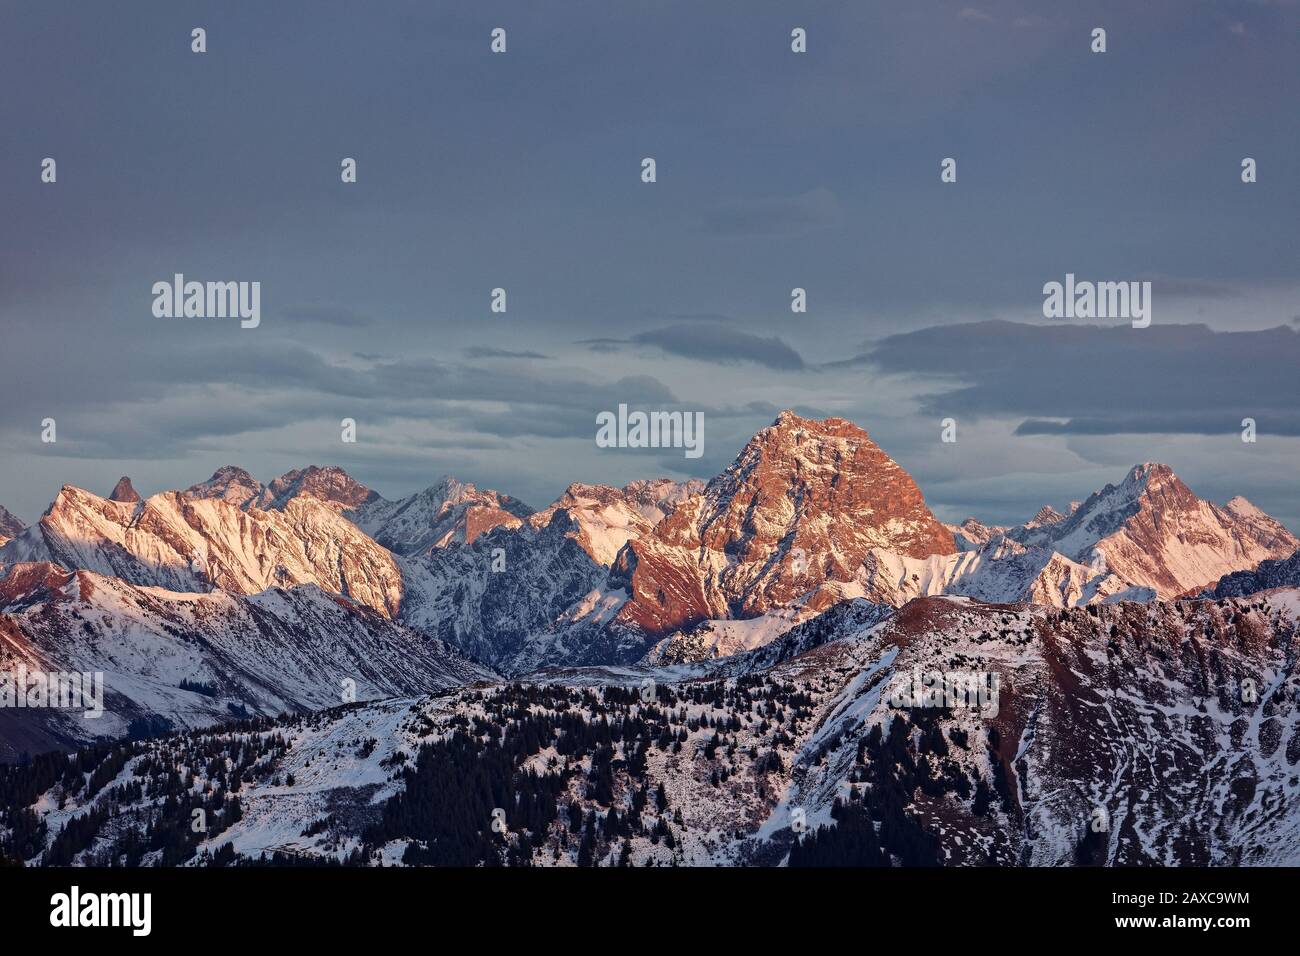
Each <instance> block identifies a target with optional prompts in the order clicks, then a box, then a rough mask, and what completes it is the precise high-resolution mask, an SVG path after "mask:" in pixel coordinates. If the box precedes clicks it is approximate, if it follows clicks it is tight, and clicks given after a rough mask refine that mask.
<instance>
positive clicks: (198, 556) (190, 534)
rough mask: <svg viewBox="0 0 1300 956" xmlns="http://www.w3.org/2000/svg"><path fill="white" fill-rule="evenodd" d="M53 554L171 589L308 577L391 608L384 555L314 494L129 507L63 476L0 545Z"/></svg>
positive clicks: (158, 498)
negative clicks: (32, 520)
mask: <svg viewBox="0 0 1300 956" xmlns="http://www.w3.org/2000/svg"><path fill="white" fill-rule="evenodd" d="M19 561H51V562H53V563H56V564H59V565H61V566H63V567H65V568H69V569H85V570H89V571H95V572H98V573H100V574H104V575H112V576H114V577H119V578H122V579H123V580H125V581H127V582H130V583H132V584H138V585H154V586H157V587H164V588H167V589H169V590H173V591H187V592H193V591H208V590H211V589H212V588H213V587H217V588H222V589H224V590H227V591H232V592H234V593H236V594H255V593H257V592H259V591H263V590H266V589H267V588H272V587H294V586H296V585H300V584H316V585H319V586H320V587H321V588H323V589H324V590H326V591H330V592H332V593H335V594H339V595H343V596H345V597H348V598H350V599H351V600H353V601H356V602H357V603H360V604H365V605H367V606H369V607H372V608H374V609H375V610H377V611H379V612H380V613H381V614H385V615H390V616H391V615H394V614H396V613H397V610H398V608H399V607H400V605H401V600H402V579H401V573H400V572H399V570H398V568H397V563H396V561H395V560H394V558H393V556H392V554H390V553H389V552H388V551H387V550H386V549H385V548H383V547H381V546H379V545H378V544H376V543H375V542H374V541H372V540H371V539H370V538H368V537H366V535H365V534H364V533H362V532H361V531H360V530H359V529H358V528H357V527H356V526H355V525H353V524H352V523H351V522H349V521H347V520H346V519H344V518H342V517H340V516H339V515H338V514H337V513H336V511H335V509H334V508H333V507H332V506H331V504H330V503H328V502H322V501H320V500H318V499H316V498H313V497H310V496H308V497H296V498H292V499H290V500H288V501H287V502H286V503H285V505H284V507H283V508H282V509H281V510H275V511H262V510H260V509H257V508H250V509H248V510H247V511H245V510H242V509H241V508H239V507H238V506H236V505H233V504H231V503H229V502H228V501H226V500H225V499H223V498H192V497H189V496H188V495H187V494H186V493H184V492H177V491H168V492H164V493H162V494H158V495H154V496H153V497H151V498H148V499H146V500H145V501H143V502H139V503H137V504H136V505H134V506H133V507H129V508H128V507H125V506H124V505H122V504H120V503H118V502H114V501H109V500H108V499H106V498H100V497H99V496H98V495H94V494H91V493H90V492H88V491H83V490H82V489H80V488H76V487H74V486H72V485H65V486H64V487H63V489H62V490H61V491H60V492H59V495H58V497H57V498H55V500H54V503H53V504H52V505H50V508H49V510H48V511H46V513H45V514H44V515H43V516H42V517H41V520H40V521H39V522H38V523H37V524H36V525H34V526H32V527H31V528H29V529H28V530H27V531H26V532H24V533H23V534H22V535H21V536H19V537H17V538H15V539H14V540H13V541H10V542H9V543H8V544H6V545H5V546H4V547H3V549H0V564H9V563H14V562H19Z"/></svg>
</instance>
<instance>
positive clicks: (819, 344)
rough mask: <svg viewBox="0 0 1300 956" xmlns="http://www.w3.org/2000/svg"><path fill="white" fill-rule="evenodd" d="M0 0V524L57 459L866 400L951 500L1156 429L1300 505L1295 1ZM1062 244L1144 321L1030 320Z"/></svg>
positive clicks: (1019, 497) (483, 433) (566, 459)
mask: <svg viewBox="0 0 1300 956" xmlns="http://www.w3.org/2000/svg"><path fill="white" fill-rule="evenodd" d="M126 11H129V13H127V12H126ZM0 16H3V21H4V27H3V29H2V30H0V83H3V88H4V89H5V90H7V91H9V94H8V95H5V96H4V97H0V130H3V140H2V141H0V142H2V144H3V145H2V147H0V333H2V334H0V342H2V343H3V346H2V348H0V354H2V355H3V364H2V367H0V397H2V399H3V400H2V401H0V504H4V505H6V506H8V507H9V508H10V509H11V510H13V511H14V512H16V513H17V514H18V515H19V516H20V517H22V518H24V519H26V520H29V521H30V520H32V519H34V518H36V517H37V516H38V515H39V513H40V512H41V511H42V510H43V509H44V507H45V506H46V505H47V504H48V502H49V501H50V499H51V498H52V497H53V495H54V494H55V492H56V491H57V489H58V487H59V486H60V485H61V484H63V483H65V482H69V483H73V484H78V485H83V486H86V487H89V488H91V489H93V490H96V491H99V492H101V493H107V491H108V490H109V489H110V488H111V487H112V485H113V483H114V481H116V479H117V477H118V476H119V475H121V474H129V475H131V476H132V478H133V479H134V480H135V482H136V485H137V487H138V488H139V489H140V491H141V492H142V493H146V494H148V493H152V492H156V491H159V490H162V489H165V488H172V487H184V486H186V485H189V484H191V483H193V482H195V481H198V480H201V479H203V478H206V477H207V476H208V475H209V474H211V472H212V471H213V470H215V469H216V468H217V467H218V466H220V465H223V464H227V463H236V464H240V465H243V466H244V467H246V468H248V469H249V470H250V471H252V472H253V473H254V474H255V475H257V476H258V477H260V478H262V479H263V480H269V479H271V478H272V477H274V476H275V475H277V474H280V473H282V472H284V471H286V470H288V469H290V468H293V467H299V466H302V465H305V464H308V463H319V464H327V463H334V464H340V465H343V466H344V467H346V468H347V469H348V470H349V471H350V472H352V473H353V474H354V475H355V476H356V477H357V478H358V479H359V480H361V481H363V482H365V483H366V484H368V485H370V486H371V487H374V488H375V489H377V490H378V491H380V492H381V493H382V494H384V495H385V496H387V497H390V498H392V497H398V496H400V495H404V494H408V493H410V492H412V491H415V490H418V489H420V488H423V487H426V486H428V485H430V484H432V483H433V482H434V481H436V480H437V479H438V478H439V477H440V476H441V475H443V474H446V473H450V474H454V475H456V476H457V477H460V478H462V479H463V480H469V481H475V482H477V483H479V484H482V485H487V486H490V487H495V488H499V489H501V490H503V491H508V492H510V493H512V494H515V495H517V496H518V497H520V498H523V499H524V500H525V501H527V502H529V503H530V504H533V505H534V506H539V507H540V506H542V505H544V504H546V503H547V502H548V501H549V500H551V499H552V498H554V497H555V496H556V495H557V494H558V493H559V492H560V491H561V490H562V489H563V488H564V486H565V485H567V484H568V483H569V482H571V481H575V480H584V481H602V482H610V483H623V482H626V481H629V480H631V479H633V478H638V477H647V476H653V475H660V474H666V475H671V476H676V477H683V476H687V475H695V476H702V477H709V476H711V475H713V474H715V473H716V472H717V471H718V470H719V469H721V468H722V467H724V466H725V465H726V463H727V462H728V461H729V460H730V459H731V458H732V457H733V456H734V455H735V453H736V451H737V450H738V449H739V448H740V447H741V446H742V445H743V443H744V442H745V440H746V439H747V438H748V437H749V436H750V435H752V434H753V433H754V432H755V431H756V430H758V429H759V428H761V427H763V426H764V425H766V424H768V423H769V422H770V421H771V419H772V418H774V417H775V415H776V413H777V412H778V411H779V410H780V409H781V408H786V407H791V408H794V409H796V410H798V411H800V412H801V413H804V414H810V415H817V416H825V415H840V416H844V417H847V418H850V419H852V420H854V421H856V422H857V423H859V424H860V425H862V426H863V427H864V428H866V429H867V431H868V432H869V433H870V434H871V435H872V437H873V438H874V439H875V440H876V441H877V442H879V443H880V444H881V446H882V447H884V449H885V450H886V451H887V452H889V453H890V454H891V455H893V456H894V457H895V458H896V459H897V460H898V461H899V462H900V463H901V464H902V465H903V466H904V467H905V468H907V469H908V470H909V471H911V472H912V474H913V475H914V476H915V477H916V478H917V480H918V482H919V483H920V484H921V487H922V489H923V491H924V492H925V494H926V496H927V498H928V500H929V501H930V503H931V505H932V507H934V509H935V510H936V511H937V512H938V513H939V515H940V516H941V517H943V518H945V519H946V520H959V519H961V518H962V517H964V516H966V515H967V514H976V515H979V516H980V517H982V518H984V519H986V520H989V521H997V522H1006V521H1013V520H1024V519H1025V518H1027V517H1028V516H1030V515H1032V514H1033V513H1034V512H1035V511H1036V510H1037V509H1038V508H1039V507H1040V506H1041V505H1042V504H1044V503H1049V502H1050V503H1052V504H1055V505H1057V506H1061V505H1063V504H1065V503H1066V502H1068V501H1069V500H1070V499H1075V498H1082V497H1084V496H1086V495H1087V494H1088V493H1089V492H1091V491H1093V490H1095V489H1097V488H1099V487H1100V486H1102V485H1103V484H1105V483H1106V482H1108V481H1118V480H1119V479H1121V478H1122V477H1123V475H1124V473H1125V471H1126V470H1127V469H1128V468H1129V467H1130V466H1132V465H1133V464H1135V463H1137V462H1140V461H1146V460H1160V461H1165V462H1168V463H1169V464H1170V465H1172V466H1173V467H1174V469H1175V470H1176V471H1177V472H1178V473H1179V474H1180V475H1181V476H1182V477H1183V478H1184V480H1186V481H1187V482H1188V483H1189V484H1190V485H1191V486H1192V488H1193V489H1194V490H1195V491H1197V492H1198V493H1200V494H1202V495H1204V496H1206V497H1210V498H1212V499H1215V500H1224V499H1226V498H1228V497H1231V496H1232V495H1234V494H1244V495H1246V496H1247V497H1249V498H1250V499H1251V500H1253V501H1255V502H1256V504H1258V505H1260V506H1261V507H1263V508H1265V509H1266V510H1267V511H1269V512H1271V513H1273V514H1275V515H1276V516H1278V517H1279V518H1281V519H1282V520H1284V521H1285V522H1287V523H1288V524H1289V525H1290V527H1291V528H1292V529H1293V530H1297V531H1300V483H1297V480H1296V473H1297V465H1300V407H1298V404H1300V403H1298V402H1297V399H1300V374H1298V370H1300V264H1298V262H1300V260H1298V257H1297V250H1298V249H1300V158H1298V157H1300V133H1298V130H1300V124H1298V123H1297V114H1296V103H1297V102H1298V101H1300V70H1297V68H1296V64H1297V62H1300V7H1298V6H1297V5H1296V4H1295V3H1292V2H1280V0H1274V2H1264V0H1216V2H1209V0H1168V2H1159V0H1157V2H1151V3H1144V4H1142V5H1140V6H1139V5H1135V4H1132V3H1131V2H1116V3H1104V2H1101V3H1077V2H1064V0H1062V2H1046V3H1045V2H1042V0H1011V2H995V0H972V2H954V3H948V2H941V0H936V2H926V3H914V4H896V3H890V4H865V3H823V2H817V3H800V2H781V3H776V2H773V3H766V2H753V0H746V2H740V0H736V2H724V0H710V2H706V3H699V2H680V3H678V2H656V3H654V4H635V5H633V4H621V3H620V4H610V3H607V2H581V0H571V2H566V3H564V4H538V3H535V2H518V3H497V2H490V0H486V2H478V3H474V4H434V3H428V2H414V3H398V2H390V0H379V2H376V3H368V4H360V3H333V2H320V0H313V2H309V3H308V2H304V3H298V2H284V0H281V2H277V3H275V4H265V5H254V4H204V3H176V2H158V3H145V2H135V3H131V4H129V5H126V6H125V7H118V8H116V9H114V8H112V7H110V5H99V4H95V5H90V4H85V3H59V2H50V3H43V4H40V5H36V4H19V3H11V2H5V3H3V4H0ZM196 26H202V27H204V28H205V29H206V30H207V37H208V52H207V53H205V54H194V53H192V52H191V51H190V31H191V29H192V28H194V27H196ZM498 26H500V27H504V28H505V29H506V30H507V36H508V52H507V53H506V54H505V55H494V54H492V53H491V52H490V51H489V33H490V31H491V30H492V28H494V27H498ZM796 26H800V27H804V28H805V29H806V30H807V32H808V52H807V53H806V54H803V55H796V54H793V53H792V52H791V51H790V40H789V37H790V31H791V29H792V28H793V27H796ZM1097 26H1101V27H1104V28H1105V29H1106V30H1107V45H1108V51H1107V52H1106V53H1105V54H1093V53H1091V52H1090V50H1089V45H1090V36H1089V34H1090V31H1091V30H1092V28H1094V27H1097ZM15 93H17V94H18V95H14V94H15ZM646 156H651V157H654V158H655V160H656V162H657V171H658V181H657V182H656V183H654V184H645V183H642V182H641V179H640V170H641V160H642V158H643V157H646ZM1247 156H1249V157H1253V158H1255V159H1256V160H1257V162H1258V170H1259V181H1258V182H1257V183H1255V184H1251V185H1245V184H1243V183H1242V182H1241V179H1240V164H1241V160H1242V158H1243V157H1247ZM45 157H53V158H55V159H56V161H57V164H58V166H57V171H58V181H57V183H55V184H53V185H48V184H43V183H41V181H40V164H41V161H42V159H43V158H45ZM343 157H355V158H356V159H357V162H358V173H359V181H358V182H357V183H356V184H350V185H345V184H343V183H341V182H340V176H339V168H340V165H339V164H340V160H341V159H342V158H343ZM944 157H954V158H956V159H957V162H958V181H957V182H956V183H955V184H943V183H941V182H940V180H939V165H940V161H941V160H942V159H943V158H944ZM177 272H182V273H184V274H185V275H186V276H187V277H188V278H191V279H200V280H245V281H251V280H257V281H260V282H261V284H262V322H261V325H260V327H259V328H257V329H241V328H240V327H239V324H238V322H237V321H229V320H226V321H222V320H197V319H196V320H179V319H177V320H168V319H158V318H155V317H154V315H153V313H152V309H151V306H152V294H151V287H152V285H153V283H154V282H156V281H159V280H169V279H170V278H171V276H172V275H173V274H174V273H177ZM1067 272H1072V273H1074V274H1076V275H1077V276H1079V277H1080V278H1081V279H1092V280H1099V281H1101V280H1106V281H1121V280H1142V279H1144V280H1149V281H1151V282H1152V283H1153V296H1154V300H1153V321H1152V324H1151V326H1150V327H1149V328H1146V329H1133V328H1131V326H1130V325H1129V323H1128V322H1127V321H1123V320H1108V321H1102V322H1099V323H1098V324H1089V323H1088V322H1087V321H1083V320H1069V319H1061V320H1048V319H1044V318H1043V314H1042V302H1043V295H1042V287H1043V284H1044V283H1045V282H1049V281H1052V280H1058V281H1059V280H1061V279H1063V277H1064V275H1065V274H1066V273H1067ZM796 286H798V287H803V288H805V289H807V294H808V304H809V309H808V312H807V314H806V315H795V314H792V313H791V311H790V290H791V289H792V288H793V287H796ZM494 287H503V288H505V289H506V290H507V295H508V312H507V313H506V314H504V315H502V314H493V313H492V312H491V311H490V309H489V296H490V292H491V290H492V289H493V288H494ZM619 403H628V404H630V405H634V406H639V407H643V408H681V409H684V410H691V411H695V410H699V411H703V412H704V413H705V453H704V455H703V457H701V458H699V459H687V458H685V457H684V455H683V454H682V453H681V452H672V453H666V452H664V451H661V450H633V449H626V450H618V449H602V448H597V447H596V446H595V443H594V436H595V430H596V426H595V416H596V414H597V413H598V412H600V411H603V410H613V409H615V408H617V406H618V404H619ZM947 417H952V418H955V419H956V420H957V422H958V441H957V442H956V443H955V444H945V443H942V442H940V440H939V439H940V430H941V429H940V421H941V420H942V419H943V418H947ZM1244 417H1252V418H1255V419H1256V421H1257V423H1258V431H1259V439H1258V441H1257V442H1255V443H1254V444H1246V443H1243V442H1242V441H1241V440H1240V430H1241V428H1240V423H1241V420H1242V418H1244ZM44 418H54V419H55V420H56V421H57V429H58V432H57V434H58V440H57V442H56V443H54V444H43V443H42V442H41V441H40V433H41V420H42V419H44ZM343 418H353V419H355V420H356V422H357V436H358V441H357V442H356V443H355V444H345V443H343V442H342V441H341V440H340V428H339V422H340V420H341V419H343Z"/></svg>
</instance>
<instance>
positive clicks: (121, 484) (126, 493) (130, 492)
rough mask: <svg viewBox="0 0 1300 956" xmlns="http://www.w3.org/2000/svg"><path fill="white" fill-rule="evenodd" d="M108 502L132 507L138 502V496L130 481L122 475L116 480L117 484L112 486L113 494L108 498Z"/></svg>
mask: <svg viewBox="0 0 1300 956" xmlns="http://www.w3.org/2000/svg"><path fill="white" fill-rule="evenodd" d="M108 500H109V501H117V502H120V503H121V504H128V505H133V504H135V503H136V502H137V501H139V500H140V495H139V494H138V493H137V492H136V490H135V488H133V487H132V486H131V479H130V478H128V477H126V475H123V476H122V477H121V478H119V479H117V484H116V485H114V486H113V492H112V494H110V495H109V496H108Z"/></svg>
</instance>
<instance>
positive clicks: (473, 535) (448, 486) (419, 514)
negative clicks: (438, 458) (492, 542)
mask: <svg viewBox="0 0 1300 956" xmlns="http://www.w3.org/2000/svg"><path fill="white" fill-rule="evenodd" d="M344 514H345V516H346V517H348V518H349V519H351V520H352V521H353V522H354V523H355V524H356V525H357V526H358V527H359V528H361V529H362V530H364V531H365V532H366V533H367V534H369V535H370V536H371V537H373V538H374V539H375V540H376V541H378V542H379V543H380V544H382V545H383V546H384V547H386V548H388V549H389V550H391V551H394V552H396V553H397V554H401V555H407V556H410V555H420V554H426V555H427V554H430V553H432V552H433V551H434V550H436V549H438V548H446V547H449V546H451V545H457V544H473V543H474V541H475V540H476V539H477V538H478V537H479V536H480V535H482V534H484V533H486V532H488V531H490V530H492V529H493V528H497V527H501V526H505V527H507V528H518V527H519V526H520V525H521V524H522V523H523V520H524V519H525V518H527V517H528V516H529V515H531V514H532V509H530V508H529V507H528V506H527V505H525V504H524V503H523V502H522V501H519V500H518V499H517V498H512V497H510V495H503V494H500V493H498V492H495V491H492V490H490V489H484V490H482V491H480V490H479V489H478V488H475V487H474V486H473V485H472V484H469V483H466V482H461V481H457V480H456V479H455V478H451V477H446V478H443V479H442V481H440V482H439V483H438V484H436V485H434V486H433V487H432V488H426V489H425V490H424V491H421V492H417V493H416V494H414V495H411V496H410V497H408V498H403V499H401V500H400V501H387V500H385V499H383V498H379V497H378V496H376V497H374V498H371V499H368V500H366V501H365V502H364V503H363V504H361V505H359V506H357V507H355V508H352V509H350V510H348V511H346V512H345V513H344Z"/></svg>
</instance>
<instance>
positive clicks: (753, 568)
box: [611, 412, 957, 635]
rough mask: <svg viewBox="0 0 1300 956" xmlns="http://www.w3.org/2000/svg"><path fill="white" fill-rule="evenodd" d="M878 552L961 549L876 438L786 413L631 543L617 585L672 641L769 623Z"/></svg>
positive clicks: (637, 614)
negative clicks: (723, 625) (766, 618)
mask: <svg viewBox="0 0 1300 956" xmlns="http://www.w3.org/2000/svg"><path fill="white" fill-rule="evenodd" d="M872 548H882V549H884V550H888V551H892V552H895V553H897V554H901V555H905V556H908V557H914V558H923V557H926V556H927V555H931V554H951V553H953V552H954V551H956V550H957V548H956V545H955V543H954V541H953V536H952V532H950V531H949V530H948V529H947V528H945V527H944V526H943V525H942V524H941V523H940V522H939V521H938V519H936V518H935V517H934V515H933V514H931V513H930V509H929V508H927V507H926V505H925V500H924V499H923V498H922V496H921V492H920V490H919V489H918V488H917V487H916V483H915V482H914V481H913V480H912V478H911V477H910V476H909V475H908V474H907V472H905V471H904V470H903V469H902V468H900V467H899V466H898V465H897V464H896V463H895V462H894V461H893V460H892V459H890V458H889V456H888V455H886V454H885V453H884V452H883V451H881V450H880V449H879V448H878V447H877V446H876V445H875V443H874V442H872V441H871V439H870V438H869V437H868V436H867V433H866V432H864V431H863V430H862V429H860V428H858V427H857V426H856V425H854V424H852V423H851V422H848V421H845V420H844V419H841V418H828V419H826V420H825V421H812V420H809V419H805V418H800V417H799V416H798V415H795V414H794V413H793V412H782V413H781V416H780V417H779V418H778V419H777V420H776V422H774V423H773V424H772V425H771V426H770V427H768V428H765V429H763V431H761V432H759V433H758V434H757V435H756V436H755V437H754V438H753V439H752V440H751V441H750V442H749V444H747V445H746V446H745V448H744V449H743V450H742V451H741V453H740V455H739V456H737V458H736V460H735V461H734V462H732V464H731V465H730V466H729V467H728V468H727V470H726V471H725V472H723V473H722V474H721V475H719V476H718V477H717V478H715V479H713V480H712V481H711V482H709V484H708V486H707V487H706V488H705V490H704V492H703V493H702V494H700V495H697V496H694V497H692V498H689V499H687V500H685V501H683V502H682V503H681V504H680V505H678V507H677V508H676V510H674V511H673V513H672V514H671V515H669V516H668V517H667V518H665V519H664V520H663V521H661V522H660V523H659V524H658V525H656V526H655V528H654V530H653V531H652V532H651V533H650V534H649V535H647V536H646V537H644V538H641V539H640V540H634V541H630V542H629V543H628V545H627V546H626V547H625V548H624V549H623V551H622V552H621V553H620V554H619V556H618V559H617V560H616V562H615V564H614V569H613V573H612V575H611V584H615V583H616V580H617V582H619V583H625V585H626V587H627V589H628V590H629V591H630V592H631V600H629V601H628V602H627V603H626V604H625V605H624V606H623V608H622V609H621V610H620V612H619V619H620V621H621V622H622V623H624V624H626V625H629V626H633V627H636V628H638V629H640V630H641V631H643V632H645V633H647V634H651V635H655V634H664V633H668V632H671V631H674V630H677V629H679V628H682V627H686V626H689V625H691V624H693V623H695V622H698V621H700V620H703V619H706V618H725V617H740V618H744V617H753V616H757V615H759V614H762V613H764V612H765V611H767V610H769V609H770V608H772V607H775V606H777V605H780V604H784V603H786V602H789V601H792V600H794V599H795V598H799V597H801V596H803V595H806V594H808V592H810V591H816V590H817V589H819V588H820V587H821V586H822V585H823V584H824V583H825V582H827V581H849V580H851V579H852V578H853V577H854V575H855V573H856V571H857V569H858V566H859V565H860V564H861V563H862V559H863V557H864V556H865V555H866V553H867V552H868V551H869V550H870V549H872ZM809 601H810V604H811V606H813V607H815V608H824V607H826V606H829V604H830V603H834V601H833V600H832V599H830V598H827V599H825V600H824V601H821V600H819V599H818V598H817V597H816V596H814V597H813V598H810V599H809Z"/></svg>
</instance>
